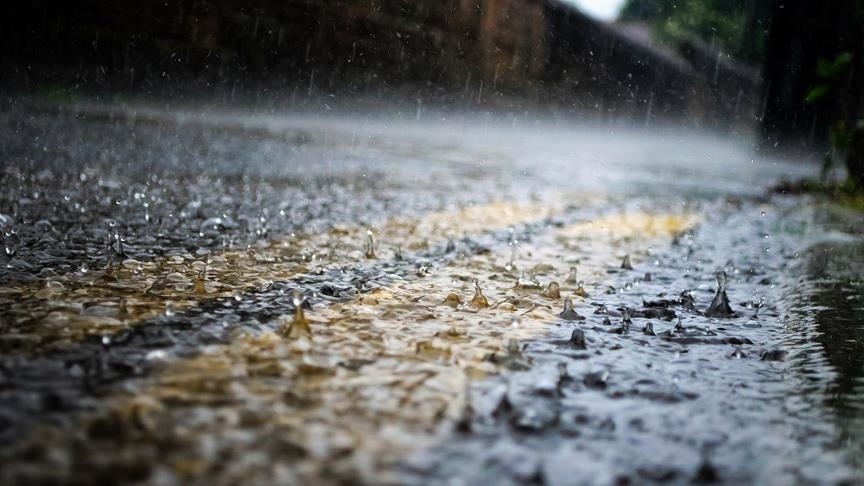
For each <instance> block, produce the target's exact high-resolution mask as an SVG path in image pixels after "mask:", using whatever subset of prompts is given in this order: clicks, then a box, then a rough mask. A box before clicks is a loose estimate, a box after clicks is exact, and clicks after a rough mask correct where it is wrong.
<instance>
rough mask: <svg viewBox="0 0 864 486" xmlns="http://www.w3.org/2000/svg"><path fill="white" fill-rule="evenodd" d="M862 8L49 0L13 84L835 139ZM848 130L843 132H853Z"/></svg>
mask: <svg viewBox="0 0 864 486" xmlns="http://www.w3.org/2000/svg"><path fill="white" fill-rule="evenodd" d="M861 11H862V9H861V7H860V2H858V1H857V0H838V1H837V2H834V3H832V5H831V7H830V8H827V7H824V6H821V5H818V4H815V3H813V2H808V1H803V0H802V1H781V0H777V1H773V0H752V1H747V0H692V1H685V2H681V1H677V0H435V1H432V0H411V1H409V0H328V1H320V0H288V1H276V0H261V1H248V0H247V1H244V0H210V1H191V0H190V1H182V0H169V1H151V0H146V1H143V2H136V3H134V4H130V3H127V2H106V1H96V0H83V1H79V2H74V3H70V2H57V1H50V0H35V1H31V2H16V3H15V4H14V5H12V6H10V7H7V9H6V12H5V13H4V15H3V18H2V20H0V43H2V46H3V49H2V53H0V63H2V70H3V76H2V85H3V89H4V90H5V91H7V92H8V91H13V92H22V91H23V92H28V93H35V94H39V95H44V96H47V97H52V98H59V99H64V98H66V99H69V98H73V97H76V96H82V95H96V96H101V97H106V98H110V97H112V96H113V97H115V98H116V97H118V96H135V97H151V98H158V99H163V100H174V101H178V100H183V99H189V98H195V97H197V98H199V99H200V98H206V99H208V100H210V101H214V102H225V103H232V102H237V101H238V100H242V101H243V102H244V103H247V104H248V103H250V102H255V101H257V102H259V103H261V104H267V105H268V106H271V107H272V106H276V107H279V108H292V109H305V110H309V109H312V110H314V109H319V108H323V109H338V108H342V109H360V108H361V107H362V108H363V109H369V108H370V107H375V106H376V104H377V103H384V102H386V103H387V104H388V105H390V106H393V105H394V104H395V105H396V106H398V107H401V109H404V110H405V111H406V112H408V111H411V110H416V111H418V112H422V110H423V109H424V108H425V107H426V106H433V107H435V106H437V107H442V106H444V107H459V108H468V109H472V110H477V109H496V110H505V111H506V110H515V111H519V110H541V111H543V112H551V113H555V114H578V115H579V116H584V117H592V118H597V119H601V120H606V119H614V120H627V121H632V122H634V123H637V124H651V123H654V122H655V121H658V120H659V121H664V122H670V121H671V122H674V123H688V124H695V125H698V126H704V127H709V128H720V129H729V130H733V131H735V132H736V133H750V134H757V133H758V135H759V136H758V140H757V142H758V144H759V145H760V146H761V147H769V148H782V149H788V150H794V151H799V152H800V151H801V150H804V152H803V153H813V152H815V153H822V152H823V151H824V149H825V148H826V147H829V146H830V135H831V133H830V132H831V131H832V127H834V128H837V130H840V128H838V125H844V126H843V127H842V129H843V130H845V131H846V132H849V133H847V134H845V138H851V132H852V131H854V128H855V127H854V125H855V124H856V122H857V119H858V118H860V116H861V111H862V109H861V107H862V103H864V102H862V100H864V95H862V90H864V88H862V87H864V82H861V76H862V75H861V71H862V67H861V66H862V62H861V58H860V56H856V55H855V54H857V53H860V52H861V44H862V25H864V23H862V20H861V15H862V12H861ZM841 138H842V137H841Z"/></svg>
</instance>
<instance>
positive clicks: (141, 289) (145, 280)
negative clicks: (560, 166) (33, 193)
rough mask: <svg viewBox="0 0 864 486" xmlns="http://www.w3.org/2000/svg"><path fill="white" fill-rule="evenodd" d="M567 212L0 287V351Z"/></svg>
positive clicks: (443, 219)
mask: <svg viewBox="0 0 864 486" xmlns="http://www.w3.org/2000/svg"><path fill="white" fill-rule="evenodd" d="M561 209H562V206H561V205H560V204H555V203H545V204H540V203H524V204H519V203H506V202H493V203H491V204H486V205H480V206H471V207H465V208H459V209H454V210H449V211H440V212H433V213H429V214H427V215H424V216H422V217H419V218H399V219H391V220H389V221H386V222H384V223H383V224H381V225H380V226H376V227H372V228H368V227H363V226H357V225H341V226H335V227H333V228H331V229H329V230H328V231H325V232H322V233H317V234H304V235H298V236H295V237H291V238H286V239H282V240H277V241H273V242H270V243H268V244H266V245H264V246H256V247H251V248H249V249H248V250H243V251H224V252H222V253H220V254H216V255H212V256H210V257H200V256H193V255H191V254H186V255H182V256H172V257H169V258H160V259H155V260H152V261H146V262H139V261H135V260H131V259H130V260H126V261H124V262H122V263H121V264H118V265H116V266H110V267H108V268H105V269H93V270H88V271H87V272H86V273H84V272H74V273H71V274H68V275H63V276H54V277H48V278H45V279H43V280H42V281H40V282H38V283H35V284H34V283H27V284H22V285H14V286H10V287H5V288H0V296H3V297H11V298H14V299H15V303H14V304H12V305H11V308H10V309H9V310H8V311H9V314H10V315H11V322H7V323H6V324H5V327H6V328H5V329H4V333H3V334H2V336H0V349H4V350H16V349H17V350H24V351H29V350H35V349H37V348H40V347H45V346H63V345H67V344H69V343H72V342H76V341H80V340H82V339H84V338H85V337H87V336H89V335H100V336H111V335H113V334H115V333H117V332H119V331H121V330H123V329H126V328H128V327H130V326H134V325H136V324H138V323H140V322H141V321H144V320H147V319H151V318H153V317H156V316H158V315H161V314H165V313H171V312H179V311H182V310H185V309H189V308H192V307H194V306H196V305H198V304H199V303H200V302H201V301H203V300H206V299H213V298H221V297H230V296H232V295H235V294H238V293H243V292H247V291H250V290H255V289H262V288H265V287H266V286H267V285H268V284H269V283H271V282H274V281H280V280H286V279H290V278H292V277H295V276H297V275H301V274H304V273H307V272H312V271H315V270H317V269H320V268H322V267H326V266H330V265H346V264H350V263H368V262H369V258H368V256H367V254H366V253H367V251H366V248H365V246H366V244H367V232H369V231H371V234H372V236H373V244H374V248H373V250H374V252H375V254H376V255H377V256H378V257H382V258H385V257H386V258H389V257H391V256H392V255H393V253H394V252H395V251H397V246H399V247H401V249H402V250H403V251H406V252H407V251H414V250H418V249H421V248H423V247H425V246H428V245H430V244H439V243H441V242H443V241H446V239H447V238H450V237H461V236H462V235H463V234H465V233H472V234H474V233H479V232H483V231H487V230H491V229H497V228H505V227H507V226H511V225H517V224H522V223H528V222H533V221H537V220H540V219H542V218H544V217H547V216H550V215H553V214H556V213H558V212H560V211H561ZM204 258H207V259H206V260H205V259H204ZM202 276H204V277H206V278H203V280H202V279H201V277H202ZM199 280H200V281H199ZM196 286H197V287H196Z"/></svg>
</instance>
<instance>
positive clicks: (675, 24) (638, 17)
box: [620, 0, 767, 59]
mask: <svg viewBox="0 0 864 486" xmlns="http://www.w3.org/2000/svg"><path fill="white" fill-rule="evenodd" d="M756 1H758V0H756ZM747 3H748V1H747V0H628V2H627V3H626V4H625V6H624V8H623V9H622V11H621V17H620V19H621V20H622V21H625V22H633V21H638V22H646V23H648V24H650V25H651V26H652V28H653V29H654V33H655V36H656V37H657V38H658V39H659V40H661V41H664V42H668V43H670V44H674V43H677V42H679V41H681V40H683V39H686V38H692V37H696V38H700V39H702V40H704V41H706V42H710V43H714V44H715V45H717V46H718V47H720V48H722V49H723V50H725V51H727V52H731V53H738V52H742V51H747V52H751V53H753V56H754V57H755V58H756V59H761V58H762V57H763V56H764V52H765V43H766V39H767V21H766V22H757V25H756V26H755V27H756V28H755V30H754V32H753V33H752V37H751V38H749V39H748V38H745V37H747V33H746V32H745V31H746V28H745V25H746V22H747V8H746V6H747ZM757 20H760V21H761V20H764V19H757Z"/></svg>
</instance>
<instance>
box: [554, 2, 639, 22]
mask: <svg viewBox="0 0 864 486" xmlns="http://www.w3.org/2000/svg"><path fill="white" fill-rule="evenodd" d="M564 1H565V2H569V3H572V4H575V5H576V6H577V7H579V9H580V10H582V11H583V12H585V13H586V14H588V15H590V16H592V17H594V18H597V19H600V20H615V19H616V18H617V17H618V12H619V11H620V10H621V7H622V6H623V5H624V2H625V1H626V0H564Z"/></svg>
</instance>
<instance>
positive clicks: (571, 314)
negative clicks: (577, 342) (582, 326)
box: [558, 297, 585, 321]
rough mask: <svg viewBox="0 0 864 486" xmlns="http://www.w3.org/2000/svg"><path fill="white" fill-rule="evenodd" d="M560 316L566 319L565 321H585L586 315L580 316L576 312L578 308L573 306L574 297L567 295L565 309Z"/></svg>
mask: <svg viewBox="0 0 864 486" xmlns="http://www.w3.org/2000/svg"><path fill="white" fill-rule="evenodd" d="M558 317H560V318H561V319H564V320H565V321H584V320H585V317H583V316H580V315H579V313H577V312H576V309H575V308H574V307H573V299H572V298H571V297H567V299H565V300H564V310H563V311H561V313H560V314H558Z"/></svg>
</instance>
